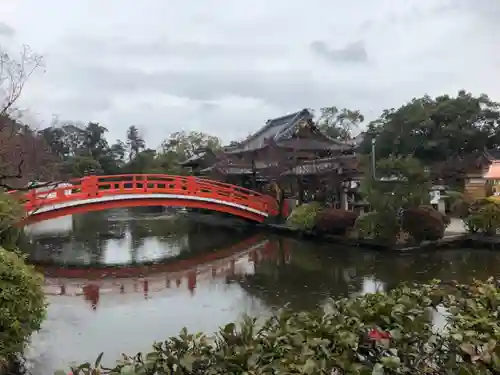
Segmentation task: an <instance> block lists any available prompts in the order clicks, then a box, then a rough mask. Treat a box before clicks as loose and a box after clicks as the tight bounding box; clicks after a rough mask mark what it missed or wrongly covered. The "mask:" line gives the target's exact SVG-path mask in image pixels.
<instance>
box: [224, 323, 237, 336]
mask: <svg viewBox="0 0 500 375" xmlns="http://www.w3.org/2000/svg"><path fill="white" fill-rule="evenodd" d="M235 328H236V325H235V324H234V323H229V324H226V325H225V326H224V328H223V331H224V333H226V334H230V333H233V332H234V330H235Z"/></svg>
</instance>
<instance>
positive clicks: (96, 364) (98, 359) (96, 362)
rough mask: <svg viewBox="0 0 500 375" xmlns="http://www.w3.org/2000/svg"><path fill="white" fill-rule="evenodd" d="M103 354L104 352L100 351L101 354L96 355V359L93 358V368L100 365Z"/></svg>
mask: <svg viewBox="0 0 500 375" xmlns="http://www.w3.org/2000/svg"><path fill="white" fill-rule="evenodd" d="M103 355H104V352H101V354H99V355H98V356H97V359H96V360H95V363H94V368H99V366H100V365H101V361H102V356H103Z"/></svg>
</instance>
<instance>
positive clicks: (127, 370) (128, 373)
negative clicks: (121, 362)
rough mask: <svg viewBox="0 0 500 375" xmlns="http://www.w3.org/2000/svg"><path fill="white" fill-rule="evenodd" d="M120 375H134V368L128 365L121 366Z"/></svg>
mask: <svg viewBox="0 0 500 375" xmlns="http://www.w3.org/2000/svg"><path fill="white" fill-rule="evenodd" d="M120 375H136V373H135V370H134V366H130V365H127V366H123V367H122V369H121V371H120Z"/></svg>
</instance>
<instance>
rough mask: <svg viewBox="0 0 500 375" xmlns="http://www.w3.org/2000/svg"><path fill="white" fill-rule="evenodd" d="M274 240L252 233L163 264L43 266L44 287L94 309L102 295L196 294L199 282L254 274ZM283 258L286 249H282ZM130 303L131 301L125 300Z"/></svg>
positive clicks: (270, 251) (273, 253) (271, 255)
mask: <svg viewBox="0 0 500 375" xmlns="http://www.w3.org/2000/svg"><path fill="white" fill-rule="evenodd" d="M273 245H275V242H272V241H270V240H269V239H267V238H265V237H264V236H262V235H254V236H252V237H250V238H248V239H246V240H244V241H242V242H240V243H238V244H236V245H234V246H231V247H229V248H224V249H220V250H218V251H216V252H212V253H210V254H202V255H198V256H195V257H193V258H191V259H185V260H175V259H174V260H173V261H172V262H168V263H164V264H151V265H135V266H115V267H113V268H109V269H107V268H101V269H96V268H78V267H71V268H61V267H57V266H55V267H54V266H44V267H43V268H42V271H43V272H44V274H45V276H46V278H45V281H46V285H45V286H44V290H45V293H46V294H47V295H60V296H63V295H67V296H83V297H84V299H85V300H86V301H89V303H91V305H92V308H93V309H96V308H97V306H98V302H99V299H100V297H101V295H107V294H126V293H137V294H139V295H141V294H142V296H143V297H144V298H148V297H149V296H150V293H155V292H159V291H163V290H165V289H168V290H172V292H174V293H175V292H184V291H189V292H190V294H191V295H194V294H195V290H196V286H197V284H198V283H199V282H204V281H210V280H215V279H217V278H221V277H222V278H225V279H227V280H230V279H235V277H236V276H244V275H249V274H253V273H254V272H255V266H256V265H258V264H259V263H261V262H262V261H263V260H265V259H268V260H269V258H275V257H276V256H277V255H278V254H277V253H276V251H274V250H275V248H273ZM284 251H285V254H284V259H285V261H288V260H289V259H290V258H289V252H288V251H287V250H286V248H285V249H284ZM128 301H129V302H130V300H128Z"/></svg>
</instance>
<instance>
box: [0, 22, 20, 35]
mask: <svg viewBox="0 0 500 375" xmlns="http://www.w3.org/2000/svg"><path fill="white" fill-rule="evenodd" d="M15 33H16V30H14V28H13V27H12V26H10V25H8V24H6V23H5V22H0V35H3V36H13V35H14V34H15Z"/></svg>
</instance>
